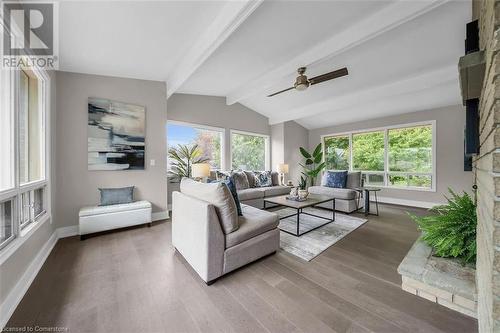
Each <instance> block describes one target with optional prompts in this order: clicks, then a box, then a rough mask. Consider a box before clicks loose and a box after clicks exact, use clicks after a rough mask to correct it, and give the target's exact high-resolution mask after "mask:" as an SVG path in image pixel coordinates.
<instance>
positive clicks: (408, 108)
mask: <svg viewBox="0 0 500 333" xmlns="http://www.w3.org/2000/svg"><path fill="white" fill-rule="evenodd" d="M60 13H61V15H60V16H61V20H60V27H61V30H60V39H61V42H60V45H61V50H60V59H61V69H62V70H68V71H74V72H84V73H93V74H103V75H114V76H123V77H133V78H142V79H153V80H162V81H166V82H167V91H168V95H169V96H170V95H171V94H173V93H191V94H201V95H213V96H223V97H225V98H226V101H227V103H228V104H233V103H241V104H243V105H245V106H247V107H249V108H250V109H253V110H255V111H256V112H259V113H261V114H263V115H265V116H267V117H269V119H270V123H278V122H282V121H287V120H295V121H297V122H298V123H300V124H302V125H303V126H305V127H307V128H318V127H323V126H328V125H334V124H341V123H348V122H353V121H358V120H365V119H371V118H378V117H381V116H386V115H392V114H398V113H407V112H412V111H418V110H425V109H429V108H433V107H440V106H446V105H454V104H460V94H459V87H458V71H457V62H458V58H459V57H460V56H461V55H462V54H463V45H464V36H465V24H466V23H467V22H468V21H470V19H471V3H470V2H469V1H442V0H428V1H420V0H415V1H233V2H216V1H200V2H194V1H183V2H180V1H179V2H175V1H166V2H149V1H140V2H131V1H127V2H104V1H99V2H63V3H61V8H60ZM300 66H307V72H306V74H307V75H308V76H309V77H313V76H316V75H319V74H322V73H325V72H329V71H332V70H335V69H338V68H341V67H344V66H345V67H347V68H348V69H349V76H347V77H343V78H339V79H336V80H333V81H327V82H324V83H321V84H318V85H316V86H313V87H310V88H309V89H307V90H305V91H295V90H291V91H288V92H285V93H283V94H280V95H277V96H275V97H267V95H268V94H270V93H272V92H275V91H278V90H282V89H284V88H287V87H290V86H291V85H293V82H294V79H295V77H296V69H297V68H298V67H300Z"/></svg>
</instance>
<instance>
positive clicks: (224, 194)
mask: <svg viewBox="0 0 500 333" xmlns="http://www.w3.org/2000/svg"><path fill="white" fill-rule="evenodd" d="M180 189H181V193H184V194H186V195H189V196H192V197H194V198H196V199H199V200H203V201H206V202H209V203H211V204H213V205H214V206H215V211H216V212H217V215H218V216H219V221H220V223H221V227H222V230H223V231H224V233H225V234H229V233H231V232H233V231H235V230H238V228H239V227H240V226H239V223H238V211H237V208H236V203H235V202H234V199H233V196H232V195H231V191H229V188H228V187H227V185H226V184H224V183H220V182H218V183H200V182H197V181H194V180H192V179H189V178H182V180H181V185H180Z"/></svg>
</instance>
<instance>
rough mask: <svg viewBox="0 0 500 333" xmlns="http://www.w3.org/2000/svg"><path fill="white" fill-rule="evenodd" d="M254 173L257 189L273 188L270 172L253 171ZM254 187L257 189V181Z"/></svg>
mask: <svg viewBox="0 0 500 333" xmlns="http://www.w3.org/2000/svg"><path fill="white" fill-rule="evenodd" d="M254 173H255V176H256V177H257V179H258V184H259V186H258V187H269V186H273V180H272V177H271V171H261V172H258V171H254ZM255 187H257V181H256V184H255Z"/></svg>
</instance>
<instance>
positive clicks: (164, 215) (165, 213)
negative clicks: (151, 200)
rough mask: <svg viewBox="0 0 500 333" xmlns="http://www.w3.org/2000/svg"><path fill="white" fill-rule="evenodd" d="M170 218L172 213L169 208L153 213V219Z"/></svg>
mask: <svg viewBox="0 0 500 333" xmlns="http://www.w3.org/2000/svg"><path fill="white" fill-rule="evenodd" d="M168 218H170V214H169V213H168V210H166V211H163V212H156V213H152V214H151V219H152V220H153V221H159V220H166V219H168Z"/></svg>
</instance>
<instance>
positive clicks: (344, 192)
mask: <svg viewBox="0 0 500 333" xmlns="http://www.w3.org/2000/svg"><path fill="white" fill-rule="evenodd" d="M307 190H308V191H309V193H311V194H321V195H328V196H332V197H334V198H335V199H344V200H353V199H356V194H357V192H356V191H355V190H351V189H348V188H333V187H326V186H311V187H309V188H308V189H307Z"/></svg>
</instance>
